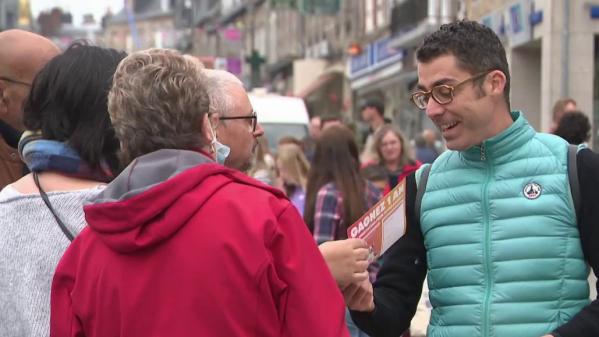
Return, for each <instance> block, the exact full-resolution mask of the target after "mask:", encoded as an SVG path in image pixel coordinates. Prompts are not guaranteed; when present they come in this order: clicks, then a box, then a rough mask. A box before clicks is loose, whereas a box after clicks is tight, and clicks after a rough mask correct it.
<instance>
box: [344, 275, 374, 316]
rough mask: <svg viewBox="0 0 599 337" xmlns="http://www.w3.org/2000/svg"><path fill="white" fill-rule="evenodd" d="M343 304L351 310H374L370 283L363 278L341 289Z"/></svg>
mask: <svg viewBox="0 0 599 337" xmlns="http://www.w3.org/2000/svg"><path fill="white" fill-rule="evenodd" d="M343 298H344V299H345V304H346V305H347V306H348V308H350V309H351V310H356V311H366V312H371V311H373V310H374V295H373V290H372V284H371V283H370V281H369V280H364V281H362V282H360V283H359V284H353V283H352V284H350V285H349V286H347V287H346V288H345V289H344V290H343Z"/></svg>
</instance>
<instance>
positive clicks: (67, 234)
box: [0, 43, 125, 337]
mask: <svg viewBox="0 0 599 337" xmlns="http://www.w3.org/2000/svg"><path fill="white" fill-rule="evenodd" d="M124 57H125V54H124V53H122V52H117V51H116V50H112V49H104V48H99V47H94V46H88V45H85V44H82V43H75V44H73V45H71V46H70V47H69V48H68V49H67V50H66V51H65V52H64V53H62V54H60V55H58V56H56V57H55V58H53V59H52V60H51V61H50V62H48V64H46V65H45V66H44V67H43V68H42V69H41V70H40V72H39V73H38V74H37V76H36V77H35V80H34V81H33V84H32V87H31V93H30V94H29V97H28V98H27V100H26V101H25V107H24V115H23V124H24V126H25V127H26V128H27V129H28V130H32V131H33V132H27V133H26V134H25V136H24V138H23V139H22V140H21V143H20V144H19V153H20V154H21V158H22V159H23V161H24V162H25V164H27V166H28V168H29V169H30V170H31V172H32V173H30V174H27V175H26V176H24V177H23V178H21V179H19V180H17V181H16V182H14V183H12V184H10V185H8V186H6V187H5V188H4V189H3V190H2V191H1V192H0V255H1V256H2V258H0V298H1V300H0V336H3V337H4V336H42V337H43V336H48V332H49V328H50V285H51V281H52V276H53V275H54V269H55V268H56V265H57V264H58V261H59V259H60V257H61V256H62V254H63V252H64V251H65V250H66V249H67V247H68V246H69V244H70V240H73V237H76V236H77V234H78V233H79V232H80V231H81V230H82V228H83V227H84V226H85V219H84V215H83V205H85V204H86V203H87V202H89V200H90V199H91V198H92V197H94V196H96V195H97V194H98V193H99V192H100V191H101V190H102V188H103V186H104V185H105V184H106V183H107V182H109V181H110V180H111V179H112V178H113V176H114V174H115V173H118V166H119V164H118V159H117V154H116V153H117V150H118V146H119V143H118V141H117V140H116V138H115V136H114V130H113V128H112V125H111V123H110V118H109V116H108V109H107V94H108V90H109V88H110V85H111V81H112V75H113V74H114V71H115V69H116V67H117V65H118V63H119V61H120V60H121V59H122V58H124Z"/></svg>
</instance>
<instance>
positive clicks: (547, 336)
mask: <svg viewBox="0 0 599 337" xmlns="http://www.w3.org/2000/svg"><path fill="white" fill-rule="evenodd" d="M542 337H553V335H545V336H542Z"/></svg>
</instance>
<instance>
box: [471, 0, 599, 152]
mask: <svg viewBox="0 0 599 337" xmlns="http://www.w3.org/2000/svg"><path fill="white" fill-rule="evenodd" d="M468 16H469V17H471V18H472V19H474V20H479V21H481V22H482V23H485V24H487V25H488V26H490V27H491V28H493V29H494V30H495V31H496V33H497V34H498V35H499V36H500V37H501V38H502V40H503V42H504V45H505V47H506V53H507V56H508V62H509V63H510V68H511V74H512V86H511V92H510V94H511V102H512V108H514V109H522V110H523V111H524V112H525V114H526V116H527V118H528V119H529V120H530V122H531V124H532V125H533V126H534V127H535V128H536V129H537V130H540V131H548V129H549V126H550V124H551V122H552V108H553V105H554V103H555V101H557V100H558V99H560V98H563V97H572V98H574V99H575V100H576V101H577V103H578V108H579V109H580V110H581V111H583V112H584V113H586V114H587V115H588V116H589V118H590V120H591V122H592V125H593V128H592V130H593V132H592V140H591V145H593V146H594V148H595V149H598V148H599V137H598V133H597V132H598V129H597V126H598V125H599V110H598V109H599V104H597V103H598V102H599V74H598V69H599V67H597V65H599V53H598V50H599V5H593V4H592V2H587V1H577V0H570V1H569V0H518V1H507V0H493V1H491V0H489V1H481V0H471V1H470V4H469V8H468Z"/></svg>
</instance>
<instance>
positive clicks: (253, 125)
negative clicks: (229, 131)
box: [219, 110, 258, 133]
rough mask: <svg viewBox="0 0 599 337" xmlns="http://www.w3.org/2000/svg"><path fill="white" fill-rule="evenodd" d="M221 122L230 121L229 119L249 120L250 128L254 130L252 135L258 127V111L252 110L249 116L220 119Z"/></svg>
mask: <svg viewBox="0 0 599 337" xmlns="http://www.w3.org/2000/svg"><path fill="white" fill-rule="evenodd" d="M219 119H220V120H229V119H249V120H250V126H251V128H252V133H254V132H256V126H257V125H258V116H257V115H256V111H254V110H252V112H251V113H250V114H249V115H246V116H224V117H219Z"/></svg>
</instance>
